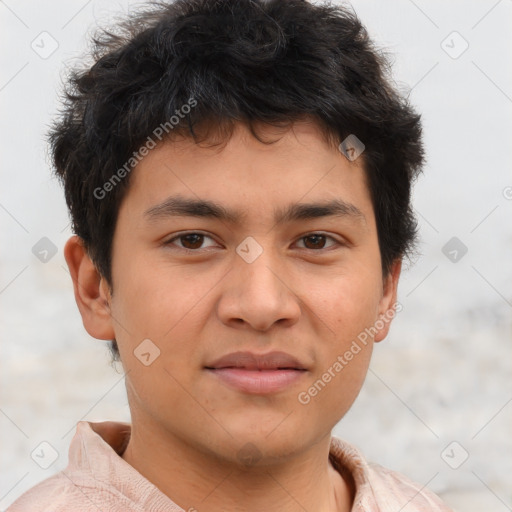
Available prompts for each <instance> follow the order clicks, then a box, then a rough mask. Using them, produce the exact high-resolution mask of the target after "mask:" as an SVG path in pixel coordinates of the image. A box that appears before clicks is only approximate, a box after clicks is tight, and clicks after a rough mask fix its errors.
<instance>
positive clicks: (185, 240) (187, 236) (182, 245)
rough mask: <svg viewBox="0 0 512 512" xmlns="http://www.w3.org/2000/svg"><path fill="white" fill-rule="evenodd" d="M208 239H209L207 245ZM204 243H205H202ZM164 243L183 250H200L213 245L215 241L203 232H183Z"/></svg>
mask: <svg viewBox="0 0 512 512" xmlns="http://www.w3.org/2000/svg"><path fill="white" fill-rule="evenodd" d="M208 240H210V242H209V245H208ZM204 244H206V245H204ZM165 245H166V246H168V247H171V248H177V249H183V250H185V251H194V252H200V251H199V250H200V249H207V248H208V247H213V245H215V241H214V240H213V238H212V237H211V236H208V235H205V234H203V233H196V232H193V233H183V234H181V235H178V236H175V237H174V238H171V239H170V240H168V241H167V242H165Z"/></svg>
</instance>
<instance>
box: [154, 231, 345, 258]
mask: <svg viewBox="0 0 512 512" xmlns="http://www.w3.org/2000/svg"><path fill="white" fill-rule="evenodd" d="M189 235H200V236H203V237H205V238H210V239H211V240H213V238H212V237H211V236H210V235H207V234H205V233H201V232H200V231H188V232H185V233H180V234H179V235H177V236H174V237H173V238H171V239H169V240H167V241H166V242H164V245H165V246H170V245H173V242H174V241H175V240H179V239H180V238H184V237H186V236H189ZM315 235H318V236H323V237H325V238H326V239H331V240H332V241H334V242H335V244H336V245H338V246H339V247H341V246H343V245H345V244H344V243H342V242H340V241H339V240H337V239H335V238H334V237H332V236H330V235H326V234H325V233H321V232H317V231H314V232H311V233H307V234H305V235H303V236H301V237H299V238H298V240H303V239H305V238H309V237H312V236H315ZM333 247H334V246H331V247H327V248H324V247H322V248H321V249H308V248H301V249H304V250H306V251H312V252H323V251H327V250H330V249H332V248H333ZM175 248H176V249H179V250H181V251H185V252H187V253H191V254H192V253H199V252H201V249H187V248H186V247H179V246H175Z"/></svg>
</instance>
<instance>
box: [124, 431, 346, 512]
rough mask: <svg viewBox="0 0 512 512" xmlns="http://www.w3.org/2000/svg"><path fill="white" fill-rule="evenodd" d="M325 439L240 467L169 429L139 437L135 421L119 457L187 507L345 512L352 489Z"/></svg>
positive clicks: (251, 511)
mask: <svg viewBox="0 0 512 512" xmlns="http://www.w3.org/2000/svg"><path fill="white" fill-rule="evenodd" d="M330 439H331V437H330V434H329V435H327V436H325V437H324V438H323V439H322V440H321V441H320V442H319V443H317V444H315V445H314V446H312V447H310V448H309V449H308V450H306V451H305V452H304V453H301V454H300V455H296V456H294V457H293V458H290V459H287V460H286V461H281V462H279V463H278V464H269V465H266V466H258V467H249V468H242V467H240V466H239V465H234V464H233V463H231V462H229V461H225V460H222V459H220V458H217V457H215V456H213V455H211V454H205V453H204V452H200V451H198V450H197V449H196V448H194V447H191V446H190V445H188V444H187V443H184V442H183V441H182V440H180V439H178V438H176V437H174V436H173V435H171V434H170V433H169V432H168V431H165V433H163V432H162V431H159V429H158V428H149V431H148V429H147V428H146V427H145V429H144V436H143V437H142V434H141V432H139V430H138V429H137V425H136V424H135V423H134V424H133V425H132V433H131V437H130V440H129V442H128V446H127V448H126V450H125V452H124V453H123V455H122V458H123V459H124V460H125V461H126V462H128V463H129V464H130V465H131V466H133V467H134V468H135V469H136V470H137V471H138V472H139V473H140V474H142V475H143V476H144V477H145V478H146V479H147V480H149V481H150V482H152V483H153V484H154V485H155V486H156V487H158V488H159V489H160V491H161V492H163V493H164V494H165V495H167V496H168V497H169V498H170V499H171V500H172V501H174V502H175V503H176V504H178V505H179V506H180V507H181V508H183V509H184V510H186V511H194V510H195V511H202V510H208V511H209V512H217V511H219V512H220V511H225V510H233V511H235V510H236V511H244V512H256V511H261V510H279V511H282V512H292V511H293V512H298V511H301V512H303V511H304V510H315V511H318V512H348V511H349V510H350V509H351V502H352V496H351V490H350V488H349V486H348V485H347V482H346V481H345V480H344V479H343V478H342V476H341V475H340V473H338V472H337V471H336V470H335V469H334V468H333V467H332V465H331V464H330V462H329V447H330ZM162 446H165V447H166V449H162Z"/></svg>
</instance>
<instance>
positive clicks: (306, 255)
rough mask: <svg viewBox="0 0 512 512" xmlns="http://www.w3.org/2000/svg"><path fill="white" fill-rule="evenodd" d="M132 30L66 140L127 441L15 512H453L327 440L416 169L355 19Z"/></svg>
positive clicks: (381, 311)
mask: <svg viewBox="0 0 512 512" xmlns="http://www.w3.org/2000/svg"><path fill="white" fill-rule="evenodd" d="M120 28H121V31H120V32H119V31H117V33H116V34H104V35H103V36H101V37H99V38H98V39H97V41H96V47H95V51H94V60H95V63H94V65H93V66H92V67H90V68H86V69H83V70H77V71H76V72H75V73H74V74H73V75H72V77H71V78H70V87H69V89H68V91H67V99H66V101H65V108H64V112H63V115H62V117H61V118H60V119H59V120H58V121H57V122H56V124H55V126H54V128H53V130H52V134H51V143H52V150H53V156H54V163H55V168H56V173H57V175H58V176H59V177H60V178H61V179H62V181H63V183H64V188H65V193H66V200H67V203H68V207H69V209H70V212H71V215H72V219H73V229H74V232H75V233H76V235H75V236H73V237H72V238H71V239H70V240H69V241H68V242H67V244H66V247H65V257H66V261H67V263H68V266H69V269H70V272H71V275H72V278H73V284H74V290H75V298H76V301H77V304H78V307H79V309H80V313H81V315H82V319H83V323H84V326H85V328H86V330H87V332H88V333H89V334H91V335H92V336H93V337H95V338H98V339H102V340H111V348H112V353H113V356H114V358H115V359H119V360H120V361H121V363H122V366H123V369H124V371H125V375H126V389H127V394H128V400H129V405H130V411H131V416H132V423H131V424H120V423H115V422H106V423H102V424H92V423H89V422H80V423H79V424H78V426H77V433H76V435H75V437H74V439H73V441H72V445H71V447H70V461H69V466H68V468H67V469H66V470H64V471H63V472H61V473H59V474H57V475H55V476H53V477H51V478H49V479H47V480H46V481H44V482H42V483H41V484H39V485H38V486H36V487H34V488H33V489H31V490H30V491H28V492H27V493H26V494H25V495H23V496H22V497H21V498H19V499H18V500H17V501H16V502H15V503H14V504H13V505H12V507H11V508H10V509H9V510H12V511H13V512H18V511H25V510H27V511H28V510H31V511H34V510H41V511H42V510H48V511H49V510H52V511H64V510H91V511H92V510H103V511H127V510H133V511H135V510H137V511H139V510H155V511H156V510H159V511H160V510H176V511H178V510H188V511H194V510H197V511H203V510H204V511H211V512H216V511H221V510H229V511H235V510H240V511H242V510H243V511H268V510H279V511H296V510H297V511H298V510H307V511H325V512H327V511H329V512H332V511H349V510H356V511H362V510H364V511H369V510H371V511H393V512H397V511H398V510H403V511H412V510H416V511H423V510H425V511H426V510H429V511H431V510H439V511H446V510H449V509H448V508H447V507H446V506H444V505H443V504H442V503H441V501H440V500H439V498H437V497H436V496H435V495H433V494H432V493H431V492H430V491H428V490H426V489H424V488H423V487H422V486H420V485H418V484H414V483H412V482H410V481H409V480H408V479H407V478H405V477H403V476H401V475H399V474H396V473H394V472H392V471H389V470H386V469H384V468H381V467H380V466H377V465H371V464H368V463H367V462H366V461H365V460H364V459H363V457H362V456H361V455H360V454H359V452H358V451H357V450H356V449H355V448H353V447H352V446H350V445H349V444H347V443H345V442H343V441H341V440H338V439H334V438H332V437H331V431H332V428H333V427H334V426H335V425H336V423H338V422H339V421H340V419H341V418H342V417H343V416H344V414H345V413H346V412H347V411H348V409H349V408H350V406H351V405H352V403H353V402H354V400H355V398H356V396H357V394H358V392H359V390H360V388H361V386H362V384H363V381H364V378H365V376H366V372H367V369H368V365H369V362H370V357H371V353H372V346H373V343H374V342H379V341H381V340H383V339H384V338H385V337H386V335H387V332H388V330H389V326H390V322H391V320H392V318H393V317H394V314H395V310H396V308H397V307H398V306H399V304H398V303H397V284H398V280H399V276H400V269H401V261H402V259H403V258H404V257H405V256H406V255H407V253H408V251H409V250H410V248H411V246H412V244H413V242H414V238H415V233H416V224H415V220H414V217H413V215H412V210H411V205H410V189H411V182H412V181H413V179H414V178H415V177H416V176H417V174H418V173H419V171H420V169H421V164H422V161H423V152H422V146H421V139H420V136H421V128H420V120H419V116H418V115H417V114H415V113H414V111H413V110H412V109H411V108H410V106H409V105H408V104H407V103H406V102H405V101H404V100H403V99H401V98H400V97H399V96H398V95H397V93H396V92H395V91H394V90H393V89H392V88H391V87H390V85H389V83H388V82H387V81H386V79H385V76H384V66H385V61H384V60H383V59H382V57H380V56H379V54H378V52H377V51H376V50H375V49H374V48H373V46H372V44H371V41H370V40H369V38H368V36H367V34H366V32H365V30H364V28H363V27H362V25H361V23H360V22H359V20H358V19H357V17H356V16H355V15H354V14H352V13H351V12H349V11H348V10H346V9H343V8H340V7H333V6H327V5H325V6H319V5H313V4H310V3H307V2H302V1H298V0H290V1H275V0H274V1H255V0H236V1H233V0H193V1H183V0H181V1H177V2H175V3H169V4H160V5H158V6H154V7H152V8H150V9H148V10H147V11H146V12H141V13H138V14H133V15H131V16H130V18H129V19H127V20H126V21H125V22H124V23H123V24H122V25H121V26H120ZM375 435H378V425H377V421H376V429H375Z"/></svg>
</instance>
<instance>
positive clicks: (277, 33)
mask: <svg viewBox="0 0 512 512" xmlns="http://www.w3.org/2000/svg"><path fill="white" fill-rule="evenodd" d="M91 53H92V58H93V63H92V65H90V66H89V65H87V66H82V67H80V68H75V69H74V70H72V71H71V73H70V76H69V78H68V81H67V84H66V88H65V94H64V99H63V109H62V112H61V115H60V117H59V118H58V119H57V121H56V122H55V124H54V125H53V127H52V128H51V131H50V145H51V150H52V157H53V163H54V167H55V172H56V174H57V176H59V178H61V180H62V182H63V184H64V189H65V196H66V202H67V205H68V208H69V210H70V213H71V217H72V228H73V231H74V232H75V233H76V234H77V235H78V236H79V237H80V238H81V239H82V240H83V243H84V246H85V247H86V249H87V251H88V253H89V255H90V257H91V259H92V260H93V262H94V263H95V265H96V267H97V269H98V271H99V272H100V273H101V275H102V276H103V277H104V278H105V279H106V281H107V282H108V283H109V285H110V286H111V287H112V279H111V278H112V273H111V271H112V269H111V252H112V251H111V249H112V239H113V235H114V230H115V226H116V219H117V214H118V211H119V207H120V204H121V202H122V200H123V197H124V195H125V193H126V191H127V187H128V185H129V181H130V180H129V178H130V171H131V169H132V168H133V167H135V165H136V163H137V161H138V159H139V157H140V156H141V151H142V149H143V148H144V147H145V146H146V151H147V147H148V144H149V141H150V140H151V141H153V143H157V142H159V140H164V138H166V139H172V137H173V136H174V135H180V136H183V135H185V136H188V137H192V138H193V139H194V140H195V141H196V142H200V141H204V140H206V139H212V140H213V138H216V140H217V143H218V141H219V140H224V141H226V140H229V137H230V135H231V133H232V130H233V127H234V125H235V123H238V122H242V123H246V124H247V125H248V127H249V128H250V129H251V132H252V133H253V135H254V136H255V137H257V138H258V139H259V137H258V134H257V130H256V126H257V125H259V124H260V123H263V124H265V123H268V124H272V125H278V126H287V125H289V124H291V123H293V122H295V121H300V120H304V119H312V120H313V121H315V122H317V123H318V126H319V127H320V128H321V129H322V131H323V132H324V133H325V134H326V135H327V138H328V139H329V140H330V141H333V142H334V143H336V144H339V143H340V142H341V141H343V140H345V139H346V137H347V136H349V135H350V134H354V135H355V136H356V137H357V139H359V140H360V141H362V143H363V144H364V146H365V149H364V153H363V154H362V155H361V158H362V159H363V163H364V168H365V172H366V179H367V184H368V187H369V191H370V194H371V198H372V202H373V207H374V211H375V216H376V223H377V231H378V240H379V247H380V254H381V261H382V270H383V275H387V274H388V273H389V270H390V268H391V264H392V263H393V262H394V261H395V260H396V259H398V258H403V257H404V256H406V255H407V254H408V253H409V252H410V251H411V249H412V248H413V246H414V242H415V239H416V232H417V223H416V220H415V217H414V214H413V210H412V207H411V204H410V199H411V185H412V183H413V181H414V179H415V178H416V177H417V175H418V173H419V172H420V171H421V167H422V164H423V147H422V142H421V123H420V116H419V115H418V114H417V113H416V112H415V111H414V110H413V108H412V107H411V106H410V104H409V102H408V100H407V99H406V98H404V97H402V96H401V95H400V94H399V93H398V92H397V90H396V88H395V87H394V86H393V85H392V82H391V80H390V79H389V76H388V73H389V64H388V61H387V60H386V58H385V56H384V54H383V52H381V51H380V50H378V49H377V48H375V46H374V45H373V43H372V41H371V40H370V38H369V36H368V33H367V31H366V29H365V28H364V27H363V25H362V24H361V22H360V21H359V19H358V17H357V16H356V15H355V14H354V12H353V11H352V10H351V9H350V8H348V7H342V6H334V5H331V4H322V5H320V4H312V3H309V2H307V1H302V0H177V1H174V2H157V3H151V4H148V7H147V8H145V9H143V10H140V11H138V12H136V13H130V14H129V15H128V16H127V17H126V18H125V19H124V20H122V21H120V22H119V23H118V24H117V25H116V30H108V31H107V30H101V31H99V32H98V33H97V35H96V36H95V37H94V39H93V48H92V52H91ZM185 106H186V107H187V108H185ZM176 120H177V121H176ZM155 132H156V133H157V134H158V137H157V136H156V135H155ZM213 132H215V134H216V135H220V138H219V137H217V136H216V137H213V135H212V133H213ZM259 140H261V139H259ZM262 142H265V141H262ZM123 169H124V171H123ZM114 346H115V342H114Z"/></svg>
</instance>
